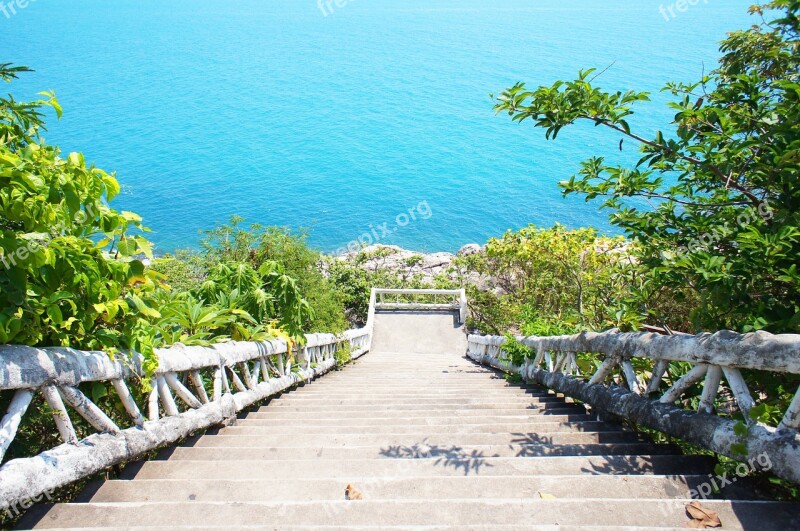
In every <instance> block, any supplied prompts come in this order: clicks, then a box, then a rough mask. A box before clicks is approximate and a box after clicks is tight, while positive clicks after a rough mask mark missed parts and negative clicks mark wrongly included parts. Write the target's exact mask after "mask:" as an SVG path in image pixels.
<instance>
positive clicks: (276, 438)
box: [191, 426, 646, 448]
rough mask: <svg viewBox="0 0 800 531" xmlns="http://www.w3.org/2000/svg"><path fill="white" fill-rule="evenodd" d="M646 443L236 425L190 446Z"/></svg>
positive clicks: (555, 435) (622, 438)
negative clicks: (279, 430)
mask: <svg viewBox="0 0 800 531" xmlns="http://www.w3.org/2000/svg"><path fill="white" fill-rule="evenodd" d="M641 441H646V438H645V437H644V436H642V435H639V434H637V433H635V432H631V431H606V432H539V433H526V432H515V433H468V434H461V435H459V436H458V439H454V438H453V437H452V435H451V433H450V432H449V431H446V430H445V431H443V432H440V433H430V432H427V431H425V432H423V431H420V432H417V433H399V434H366V433H350V434H338V435H321V434H317V435H314V437H313V438H312V437H308V436H306V437H286V435H276V434H274V433H270V432H269V430H267V431H265V432H263V433H261V434H258V435H256V434H252V433H251V432H249V431H248V430H242V429H239V428H237V427H236V426H232V427H230V428H225V429H224V430H220V432H219V433H218V434H214V435H202V436H200V437H198V438H197V439H196V440H193V442H192V443H191V444H193V445H194V446H195V447H217V448H224V447H227V446H247V447H267V448H285V447H293V448H294V447H304V448H321V447H325V448H332V447H350V446H375V445H379V446H414V445H417V444H428V445H440V446H448V445H452V444H454V443H456V444H460V445H503V444H511V445H513V444H517V445H523V444H524V445H534V444H549V445H557V444H598V443H606V444H612V443H616V444H619V443H626V442H628V443H632V442H641Z"/></svg>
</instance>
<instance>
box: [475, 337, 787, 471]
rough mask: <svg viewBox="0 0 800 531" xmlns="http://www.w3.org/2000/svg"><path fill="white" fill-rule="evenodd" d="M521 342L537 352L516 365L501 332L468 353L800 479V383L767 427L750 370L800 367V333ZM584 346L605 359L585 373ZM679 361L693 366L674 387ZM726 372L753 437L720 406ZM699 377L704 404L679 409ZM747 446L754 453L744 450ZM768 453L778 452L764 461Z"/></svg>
mask: <svg viewBox="0 0 800 531" xmlns="http://www.w3.org/2000/svg"><path fill="white" fill-rule="evenodd" d="M517 340H518V341H520V342H521V343H523V344H524V345H526V346H527V347H529V348H530V349H531V352H532V353H531V356H530V357H529V358H526V361H525V363H523V364H522V365H520V366H514V365H512V364H511V363H510V361H509V360H508V358H507V355H506V353H505V352H504V351H503V350H502V345H503V344H504V343H505V341H506V338H505V337H502V336H479V335H471V336H469V339H468V348H467V355H468V356H469V357H470V358H472V359H474V360H476V361H478V362H480V363H484V364H487V365H491V366H493V367H495V368H498V369H501V370H503V371H507V372H510V373H514V374H519V375H520V376H521V377H522V378H523V379H524V380H526V381H530V382H534V383H537V384H540V385H543V386H545V387H549V388H550V389H553V390H555V391H558V392H560V393H563V394H565V395H567V396H571V397H573V398H576V399H578V400H580V401H582V402H584V403H585V404H589V405H590V406H592V407H593V409H595V410H597V411H598V412H602V413H607V414H611V415H614V416H617V417H621V418H625V419H629V420H632V421H634V422H636V423H637V424H640V425H644V426H647V427H650V428H652V429H656V430H659V431H662V432H664V433H667V434H669V435H672V436H675V437H678V438H681V439H684V440H687V441H689V442H692V443H694V444H697V445H700V446H703V447H705V448H707V449H709V450H712V451H714V452H717V453H720V454H723V455H726V456H729V457H732V458H734V459H739V460H742V461H747V462H748V463H750V465H751V466H756V467H757V466H758V463H762V462H765V461H766V462H769V463H770V465H771V471H772V472H773V473H775V474H777V475H778V476H780V477H783V478H785V479H788V480H791V481H794V482H800V435H799V434H798V429H799V428H800V391H798V392H797V394H796V395H795V396H794V400H793V401H792V402H791V404H790V405H789V406H788V409H787V410H786V412H785V414H784V415H783V420H782V421H781V422H780V425H779V426H777V427H770V426H766V425H764V424H761V423H757V422H755V421H753V420H752V419H751V416H750V415H749V411H750V409H751V408H752V407H754V405H755V404H756V399H755V398H754V397H753V396H752V395H751V394H750V391H749V389H748V386H747V383H746V382H745V378H744V377H743V376H742V372H741V371H742V370H758V371H766V372H771V373H783V374H787V373H790V374H800V335H790V334H785V335H772V334H769V333H766V332H756V333H753V334H746V335H741V334H737V333H735V332H730V331H722V332H717V333H715V334H700V335H696V336H693V335H686V334H680V335H672V336H664V335H659V334H654V333H619V332H615V331H612V332H604V333H592V332H584V333H582V334H578V335H574V336H558V337H518V338H517ZM585 354H594V355H595V356H593V358H592V359H593V360H594V359H597V355H599V359H600V360H602V361H601V363H600V364H599V367H597V368H595V366H594V365H589V364H588V363H584V364H583V366H584V369H588V368H591V372H588V371H587V374H582V373H581V368H580V367H581V365H582V364H581V363H580V361H581V359H582V357H583V356H584V355H585ZM587 361H588V360H587ZM675 362H688V363H690V364H691V365H692V368H691V370H689V371H688V372H686V373H685V374H684V376H682V377H681V378H679V379H677V381H671V382H669V385H667V384H665V383H664V378H665V374H666V373H667V369H668V368H669V367H670V364H671V363H675ZM723 378H724V379H725V380H726V381H727V387H728V388H729V389H730V392H731V393H732V394H733V396H734V397H735V400H736V403H737V405H738V408H739V410H740V411H741V412H742V414H743V416H744V419H745V420H746V422H747V425H748V426H747V434H746V435H743V436H739V435H737V434H736V433H735V430H734V427H735V426H736V425H737V424H738V422H737V421H736V420H734V419H733V418H732V417H730V416H723V415H721V414H716V412H715V411H714V404H715V400H716V398H717V394H718V393H719V390H720V386H721V384H722V382H723ZM695 384H700V385H702V394H701V396H700V400H699V408H698V409H699V411H689V410H685V409H683V408H679V407H677V406H676V405H675V403H676V402H677V401H678V400H679V399H681V397H682V396H684V394H685V393H686V392H687V391H688V390H689V389H690V388H691V387H692V386H694V385H695ZM740 432H741V430H740ZM742 447H744V448H746V455H745V454H740V453H739V452H740V451H741V448H742ZM763 454H766V455H767V456H768V457H769V459H768V460H760V459H759V460H756V458H757V457H758V456H761V455H763ZM754 463H755V465H754Z"/></svg>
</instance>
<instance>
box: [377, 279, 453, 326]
mask: <svg viewBox="0 0 800 531" xmlns="http://www.w3.org/2000/svg"><path fill="white" fill-rule="evenodd" d="M387 295H393V296H394V301H391V300H390V301H387V300H386V296H387ZM371 296H372V297H374V298H375V300H374V301H373V300H371V301H370V311H371V312H372V311H374V310H422V311H425V310H458V316H459V321H460V322H461V323H462V324H464V323H465V322H466V320H467V294H466V290H464V289H390V288H373V290H372V295H371ZM419 297H426V298H430V299H432V300H433V302H418V301H414V299H417V298H419ZM401 299H403V302H401ZM441 299H444V302H437V300H441ZM373 302H374V304H373ZM371 315H372V314H371Z"/></svg>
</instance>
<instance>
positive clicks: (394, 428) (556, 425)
mask: <svg viewBox="0 0 800 531" xmlns="http://www.w3.org/2000/svg"><path fill="white" fill-rule="evenodd" d="M241 422H245V421H241ZM253 422H259V421H256V420H254V421H253ZM267 422H269V421H267ZM534 426H535V428H536V431H542V432H559V431H564V432H575V431H613V430H619V427H617V426H614V425H612V424H608V423H605V422H598V421H594V420H592V421H582V422H536V423H533V422H531V423H528V424H524V423H508V424H502V423H499V422H493V423H486V424H427V425H425V426H414V425H396V424H395V425H382V426H308V425H305V426H281V425H280V424H276V425H269V426H258V425H248V424H241V425H234V426H230V427H226V428H223V429H222V430H220V433H244V432H248V433H249V434H250V435H259V434H264V435H268V434H281V433H283V434H285V436H287V437H291V436H293V435H294V436H308V435H314V434H332V435H335V434H345V433H365V434H368V433H375V434H397V433H418V432H420V431H424V432H425V433H430V434H434V433H449V434H450V435H451V436H452V435H458V434H462V433H519V432H521V431H526V430H529V429H531V428H532V427H534Z"/></svg>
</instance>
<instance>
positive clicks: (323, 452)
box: [163, 443, 680, 461]
mask: <svg viewBox="0 0 800 531" xmlns="http://www.w3.org/2000/svg"><path fill="white" fill-rule="evenodd" d="M642 454H650V455H677V454H680V450H679V449H678V448H677V447H675V446H673V445H669V444H654V443H622V444H602V443H598V444H572V445H571V444H558V445H545V444H529V445H512V444H508V445H471V446H438V445H428V444H416V445H389V446H383V447H382V446H350V447H346V448H342V447H320V448H303V447H283V448H274V447H273V448H265V447H263V446H261V447H258V446H257V447H248V446H230V445H229V446H225V447H222V448H214V447H178V448H173V449H171V450H168V451H165V452H164V453H163V456H164V458H166V457H169V459H170V460H173V461H187V460H188V461H249V460H258V461H268V460H287V459H298V458H302V457H308V458H311V457H313V458H315V459H336V460H339V459H378V458H381V457H384V458H402V459H413V458H420V457H441V458H445V459H451V458H454V459H463V458H464V457H465V456H466V457H468V458H470V459H471V458H475V457H481V456H483V457H530V458H533V457H544V456H590V455H596V456H604V455H642Z"/></svg>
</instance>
